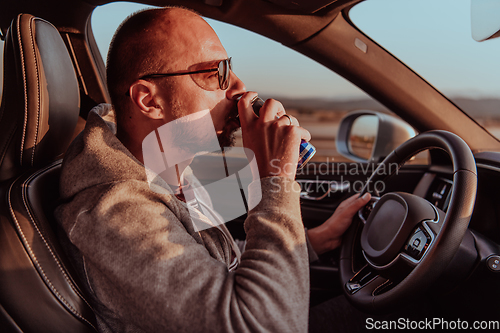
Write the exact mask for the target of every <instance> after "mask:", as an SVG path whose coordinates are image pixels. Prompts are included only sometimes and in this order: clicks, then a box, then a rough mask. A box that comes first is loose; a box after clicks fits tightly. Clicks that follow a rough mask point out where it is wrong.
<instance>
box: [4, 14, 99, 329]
mask: <svg viewBox="0 0 500 333" xmlns="http://www.w3.org/2000/svg"><path fill="white" fill-rule="evenodd" d="M79 111H80V96H79V88H78V81H77V77H76V74H75V70H74V67H73V64H72V61H71V58H70V55H69V53H68V51H67V48H66V46H65V43H64V41H63V39H62V38H61V35H60V34H59V32H58V31H57V29H56V28H55V27H54V26H53V25H51V24H50V23H49V22H47V21H45V20H43V19H40V18H36V17H34V16H32V15H29V14H20V15H18V16H17V18H15V19H14V20H13V22H12V24H11V26H10V28H9V30H8V32H7V34H6V37H5V51H4V90H3V97H2V103H1V107H0V200H1V201H0V331H2V332H65V333H67V332H72V333H73V332H96V331H97V329H96V319H95V315H94V312H93V310H92V308H91V306H90V305H89V304H88V303H87V301H86V299H85V297H84V295H83V292H82V288H80V287H79V282H78V281H77V280H76V278H75V274H74V273H73V268H72V266H71V264H70V263H69V262H68V260H67V258H66V256H65V255H64V252H63V251H62V249H61V246H60V238H59V237H58V236H59V234H58V232H57V229H56V228H57V227H56V225H57V224H56V223H55V221H54V217H53V215H52V212H53V209H54V207H55V206H56V204H57V200H58V197H59V172H60V168H61V163H62V162H61V160H60V158H61V156H62V155H63V153H64V152H65V150H66V149H67V147H68V145H69V144H70V141H71V139H72V137H73V132H74V130H75V127H76V124H77V120H78V115H79Z"/></svg>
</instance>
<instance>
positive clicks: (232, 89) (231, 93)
mask: <svg viewBox="0 0 500 333" xmlns="http://www.w3.org/2000/svg"><path fill="white" fill-rule="evenodd" d="M229 75H230V80H229V82H230V83H229V87H228V88H227V90H226V98H227V99H236V98H237V97H238V96H240V95H241V94H243V93H244V92H246V91H247V88H246V87H245V84H244V83H243V81H241V80H240V79H239V78H238V77H237V76H236V74H234V73H233V71H231V73H230V74H229Z"/></svg>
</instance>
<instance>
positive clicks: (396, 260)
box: [340, 131, 477, 313]
mask: <svg viewBox="0 0 500 333" xmlns="http://www.w3.org/2000/svg"><path fill="white" fill-rule="evenodd" d="M434 148H438V149H442V150H444V151H446V152H447V153H448V155H449V156H450V157H451V160H452V162H453V187H452V190H451V193H450V194H451V197H450V201H449V206H448V210H447V212H446V213H445V212H443V211H442V210H440V209H439V208H437V207H435V206H434V205H433V204H431V203H430V202H428V201H427V200H425V199H423V198H421V197H418V196H416V195H413V194H409V193H402V192H390V193H386V194H385V195H383V196H382V197H381V198H380V199H378V201H377V198H376V199H375V201H377V202H376V205H375V206H374V207H373V209H372V211H371V213H370V214H369V216H368V218H367V219H366V221H361V219H359V221H357V222H354V223H353V224H352V225H351V227H350V229H349V230H348V232H347V233H346V235H345V237H344V241H343V244H342V248H341V254H340V280H341V282H342V285H343V289H344V293H345V295H346V296H347V298H348V299H349V300H350V301H351V303H352V304H354V305H355V306H356V307H358V308H359V309H361V310H363V311H365V312H369V313H386V312H388V311H391V310H393V309H395V308H397V307H399V306H401V305H403V304H404V303H409V302H410V301H411V300H412V297H414V296H416V295H417V294H421V293H422V292H423V291H424V290H425V289H426V288H427V287H429V286H430V285H432V283H433V282H434V281H435V280H436V279H437V278H438V277H439V276H440V275H441V274H442V273H443V272H444V271H445V269H446V267H447V265H448V264H449V263H450V261H451V260H452V258H453V256H454V255H455V253H456V252H457V250H458V248H459V246H460V243H461V242H462V239H463V238H464V236H465V233H466V231H467V228H468V225H469V220H470V217H471V215H472V210H473V207H474V203H475V200H476V188H477V173H476V163H475V160H474V156H473V155H472V152H471V150H470V149H469V147H468V146H467V144H466V143H465V142H464V141H463V140H462V139H461V138H460V137H458V136H457V135H455V134H453V133H450V132H446V131H430V132H426V133H423V134H420V135H418V136H416V137H414V138H412V139H410V140H408V141H406V142H405V143H403V144H402V145H401V146H399V147H398V148H396V149H395V150H394V151H393V152H392V153H391V154H389V156H387V158H385V160H384V161H383V162H382V163H381V164H380V165H379V166H378V168H377V169H376V170H375V171H374V172H373V174H372V175H371V176H370V178H369V179H368V181H367V183H366V184H365V187H364V188H363V191H362V193H361V194H363V193H365V192H367V191H369V192H373V189H372V188H373V187H374V185H376V184H377V182H380V181H384V180H385V179H387V178H388V177H389V176H390V175H389V176H388V175H387V172H385V171H386V170H390V166H394V165H397V166H398V167H397V168H394V169H395V170H391V171H393V172H392V174H394V173H395V172H397V170H399V168H400V167H401V166H402V165H403V164H404V163H405V162H406V161H407V160H408V159H410V158H411V157H413V156H414V155H415V154H417V153H418V152H420V151H423V150H426V149H434ZM393 163H395V164H393ZM381 170H383V171H384V172H381Z"/></svg>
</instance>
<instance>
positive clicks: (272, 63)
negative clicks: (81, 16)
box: [92, 0, 500, 99]
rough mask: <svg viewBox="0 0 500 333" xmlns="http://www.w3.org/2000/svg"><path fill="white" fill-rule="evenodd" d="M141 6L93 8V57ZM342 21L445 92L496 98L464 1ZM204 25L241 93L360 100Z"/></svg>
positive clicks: (493, 69)
mask: <svg viewBox="0 0 500 333" xmlns="http://www.w3.org/2000/svg"><path fill="white" fill-rule="evenodd" d="M141 8H145V6H143V5H138V4H130V3H115V4H111V5H106V6H103V7H98V8H97V9H96V11H95V13H94V15H93V18H92V26H93V29H94V33H95V35H96V40H97V43H98V45H99V48H100V49H101V52H103V53H104V54H105V53H106V52H107V48H108V45H109V42H110V40H111V37H112V34H113V33H114V31H115V29H116V27H118V25H119V24H120V22H121V21H122V20H123V19H124V18H125V17H127V16H128V15H129V14H130V13H132V12H134V11H137V10H139V9H141ZM350 16H351V19H352V20H353V22H354V23H355V24H356V25H357V26H358V27H359V28H360V29H361V30H363V31H364V32H365V33H366V34H367V35H369V36H370V37H371V38H372V39H374V40H375V41H377V42H378V43H379V44H381V45H382V46H383V47H385V48H386V49H388V50H389V51H390V52H391V53H392V54H394V55H395V56H396V57H398V58H399V59H401V60H402V61H403V62H405V63H406V64H407V65H409V66H410V67H411V68H413V69H414V70H415V71H416V72H417V73H419V74H420V75H421V76H423V77H424V78H425V79H427V80H428V81H429V82H430V83H431V84H433V85H434V86H435V87H436V88H438V89H439V90H441V91H443V92H444V93H445V94H449V95H451V96H457V95H461V96H467V97H485V96H486V97H491V96H494V97H500V83H498V78H499V77H500V69H499V65H498V55H499V54H500V39H494V40H490V41H486V42H482V43H478V42H476V41H474V40H473V39H472V37H471V28H470V0H419V1H410V0H369V1H366V2H364V3H362V4H360V5H358V6H357V7H355V8H354V9H353V10H352V11H351V13H350ZM207 21H208V22H209V23H210V24H211V25H212V27H213V28H214V30H215V31H216V32H217V34H218V35H219V38H220V39H221V41H222V44H223V45H224V47H225V48H226V50H227V52H228V54H229V56H231V57H232V58H233V62H234V70H235V73H236V74H237V75H238V76H239V77H240V78H241V79H242V80H243V81H244V82H245V83H246V85H247V88H248V89H249V90H256V91H258V92H261V93H263V94H266V95H267V96H272V95H276V96H294V97H319V98H327V99H333V98H336V99H347V98H351V97H363V96H365V95H364V93H363V92H362V91H360V90H359V89H358V88H357V87H355V86H353V85H352V84H350V83H349V82H347V81H346V80H344V79H343V78H340V77H339V76H338V75H337V74H335V73H333V72H331V71H329V70H328V69H326V68H325V67H323V66H322V65H319V64H317V63H315V62H314V61H312V60H310V59H308V58H307V57H305V56H303V55H301V54H298V53H297V52H295V51H292V50H290V49H288V48H286V47H285V46H283V45H281V44H279V43H277V42H274V41H272V40H269V39H267V38H265V37H262V36H259V35H256V34H254V33H252V32H249V31H246V30H244V29H241V28H237V27H234V26H231V25H227V24H224V23H221V22H217V21H214V20H210V19H208V20H207ZM104 58H105V56H104Z"/></svg>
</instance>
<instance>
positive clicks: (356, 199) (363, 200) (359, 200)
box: [344, 193, 372, 215]
mask: <svg viewBox="0 0 500 333" xmlns="http://www.w3.org/2000/svg"><path fill="white" fill-rule="evenodd" d="M371 197H372V196H371V195H370V193H365V194H364V195H363V196H362V197H360V196H359V194H355V195H353V196H351V197H350V198H348V199H346V200H345V201H344V204H345V205H346V207H345V209H346V210H347V211H348V212H349V213H350V214H353V215H354V214H355V213H356V212H357V211H358V210H360V209H361V208H363V206H364V205H366V204H367V203H368V202H369V201H370V199H371Z"/></svg>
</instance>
